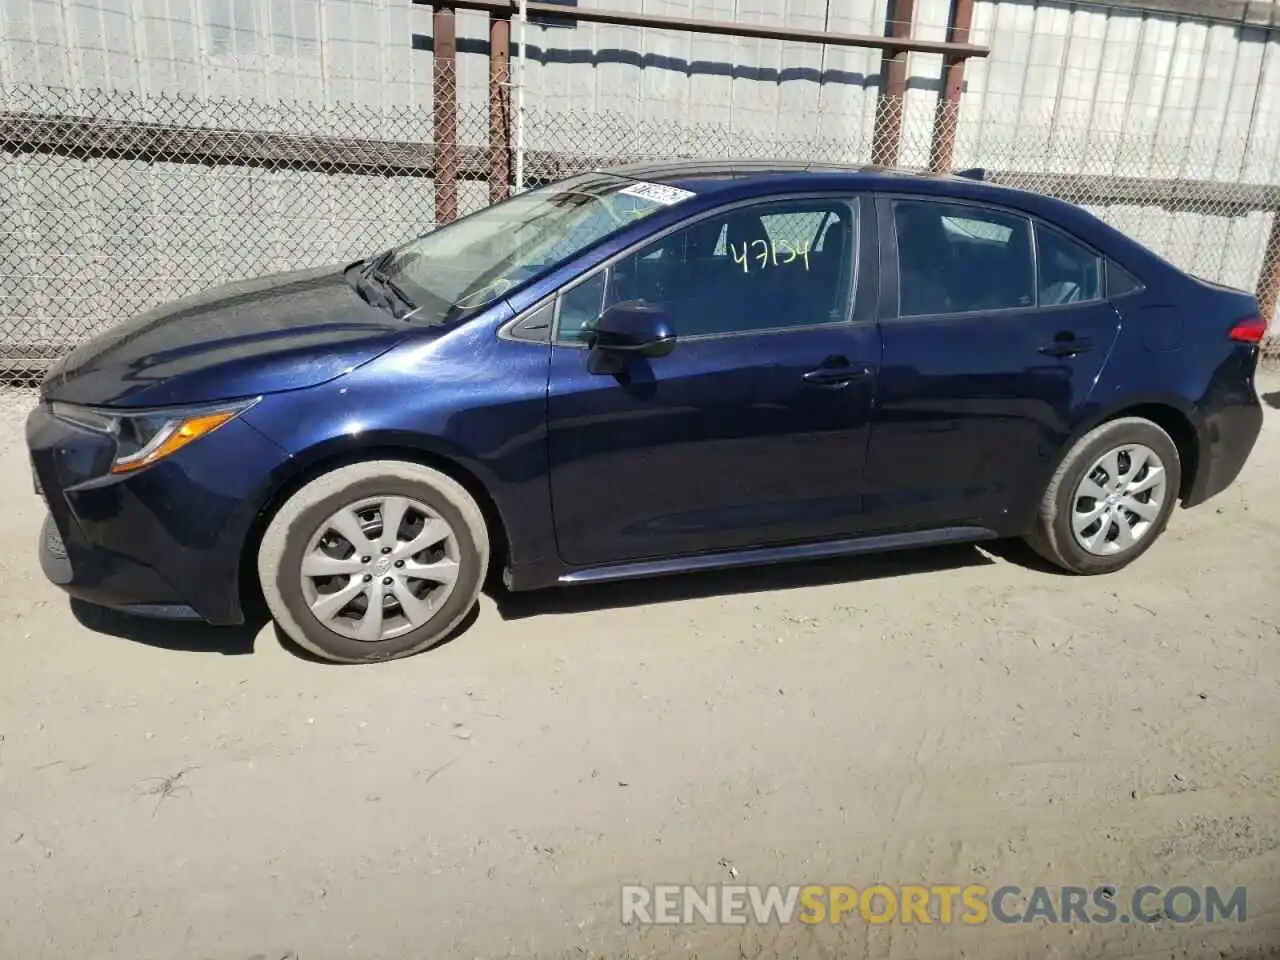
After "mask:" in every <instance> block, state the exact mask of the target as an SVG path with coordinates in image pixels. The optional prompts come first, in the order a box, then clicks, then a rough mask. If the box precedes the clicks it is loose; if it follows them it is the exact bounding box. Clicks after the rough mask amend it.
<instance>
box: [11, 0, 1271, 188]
mask: <svg viewBox="0 0 1280 960" xmlns="http://www.w3.org/2000/svg"><path fill="white" fill-rule="evenodd" d="M608 6H610V7H613V8H616V9H623V10H637V11H639V10H643V11H644V12H646V13H654V14H668V15H681V16H694V15H696V16H699V17H704V18H707V19H713V18H714V19H726V20H736V21H740V22H743V23H765V24H776V25H783V26H791V27H804V28H812V29H823V28H825V29H830V30H834V31H842V32H849V33H873V34H879V33H882V32H883V30H884V2H883V0H697V2H696V3H695V2H693V0H609V2H608ZM947 8H948V2H947V0H919V2H918V3H917V4H916V29H915V32H914V35H915V36H916V37H918V38H926V39H944V38H945V28H946V17H947ZM458 32H459V36H460V37H462V38H463V41H462V44H461V46H462V54H461V56H460V58H459V86H460V94H461V97H462V99H463V101H464V102H468V101H470V102H477V101H480V100H483V98H484V97H485V96H486V95H487V72H486V71H487V67H486V64H485V62H484V55H483V51H482V49H481V47H482V44H483V42H484V38H485V36H486V29H485V17H484V15H482V14H476V13H470V12H466V11H464V12H461V13H460V14H459V15H458ZM430 33H431V14H430V10H429V9H428V8H423V7H415V6H412V5H411V4H410V2H409V0H3V2H2V3H0V81H3V82H8V83H16V82H27V83H32V82H34V83H41V84H47V85H50V86H64V87H70V88H73V89H80V88H86V87H103V88H109V89H115V90H127V91H131V92H136V93H141V94H171V93H182V94H188V95H191V96H196V97H201V98H209V97H233V98H243V97H247V98H251V99H255V100H262V101H268V102H269V101H272V100H303V101H308V102H317V103H357V104H364V105H369V106H381V107H386V108H395V107H403V106H429V105H430V102H431V84H430V79H431V53H430V50H429V46H430V43H429V37H430ZM415 35H416V36H417V37H419V38H426V40H425V42H422V41H420V42H419V43H418V46H419V47H420V48H419V49H414V40H413V38H414V37H415ZM468 40H470V41H471V42H468ZM972 40H973V42H975V43H980V44H985V45H989V46H990V47H991V49H992V54H991V56H990V57H989V58H987V59H985V60H981V59H979V60H974V61H971V62H970V65H969V67H968V71H967V75H966V90H965V94H964V101H963V102H964V116H965V118H966V119H969V118H973V119H976V120H978V122H979V123H980V124H981V125H982V126H983V127H984V128H986V129H988V131H989V135H990V136H992V137H998V136H1008V135H1010V134H1009V131H1012V130H1016V131H1017V133H1018V136H1019V137H1022V138H1026V137H1033V138H1039V143H1040V144H1041V145H1042V147H1043V153H1044V155H1045V157H1046V158H1047V161H1048V162H1050V163H1052V162H1053V158H1054V156H1055V155H1058V156H1062V155H1067V156H1069V155H1071V154H1072V153H1073V152H1074V151H1070V150H1069V151H1066V152H1065V154H1064V151H1062V150H1060V149H1055V148H1056V147H1059V146H1061V144H1062V141H1063V139H1064V138H1067V139H1069V138H1072V137H1099V138H1105V137H1106V136H1107V135H1109V134H1114V133H1118V132H1121V131H1124V132H1127V133H1128V134H1130V135H1132V134H1133V133H1135V132H1142V133H1147V134H1149V135H1150V136H1151V137H1152V142H1153V146H1152V149H1153V150H1155V149H1158V145H1159V142H1161V141H1165V142H1167V141H1169V140H1175V141H1176V140H1180V139H1183V138H1187V137H1194V138H1196V139H1200V140H1211V141H1214V142H1215V143H1218V144H1220V145H1221V149H1220V150H1216V151H1212V152H1207V153H1202V154H1198V155H1197V157H1196V159H1195V162H1194V163H1193V164H1191V165H1189V167H1188V169H1187V170H1185V171H1183V173H1184V175H1186V176H1193V177H1201V176H1203V177H1222V178H1227V179H1236V178H1243V179H1254V180H1260V179H1265V177H1266V176H1268V175H1270V174H1271V173H1272V172H1273V171H1272V170H1271V168H1270V167H1269V165H1268V161H1269V160H1270V159H1271V158H1270V157H1264V156H1260V155H1259V154H1258V152H1257V151H1256V150H1251V149H1250V147H1251V144H1252V143H1253V141H1255V140H1258V139H1261V140H1265V141H1270V140H1277V139H1280V35H1278V34H1277V33H1276V32H1274V31H1272V32H1268V31H1266V30H1265V29H1262V28H1258V27H1252V26H1246V25H1231V24H1222V23H1217V24H1214V23H1208V22H1205V21H1197V20H1194V19H1189V18H1177V17H1174V16H1171V15H1169V14H1158V13H1149V14H1144V13H1140V12H1135V11H1132V10H1122V9H1112V8H1105V7H1100V6H1098V5H1095V4H1092V3H1090V4H1075V5H1070V4H1061V3H1028V2H999V3H992V2H986V0H980V2H978V3H977V5H976V8H975V12H974V23H973V34H972ZM528 41H529V53H530V68H529V71H528V74H527V87H526V90H527V103H528V105H529V106H530V107H531V108H533V109H542V110H547V111H550V112H564V111H570V110H572V111H579V110H581V111H591V112H595V113H605V114H616V115H619V116H622V117H632V118H635V119H637V120H644V121H656V122H660V123H674V124H678V125H689V124H714V125H718V126H719V125H730V126H732V127H734V128H736V129H739V130H742V131H744V132H751V133H755V132H759V133H760V134H777V133H781V134H783V135H784V136H785V135H794V136H796V137H809V136H812V134H813V128H812V124H811V121H812V117H813V116H814V114H817V113H821V114H822V115H823V117H824V119H825V120H827V121H829V122H830V123H832V124H835V126H833V127H831V128H830V129H829V130H824V134H825V133H828V132H829V133H830V135H831V136H832V137H835V138H842V139H843V138H847V137H849V136H850V135H854V134H860V133H862V132H865V131H867V130H869V127H870V124H871V121H872V116H873V113H874V99H875V92H876V88H877V83H878V72H879V54H878V53H877V52H876V51H870V50H859V49H849V48H821V47H817V46H813V45H803V44H793V43H782V42H778V41H769V40H748V39H736V38H731V37H707V36H695V35H691V34H680V33H672V32H668V31H659V30H647V29H640V28H634V27H617V26H610V25H603V24H581V25H579V26H577V27H576V28H569V29H566V28H563V27H546V26H537V25H535V26H533V27H531V29H530V31H529V35H528ZM424 47H425V48H427V49H422V48H424ZM940 61H941V58H940V57H938V56H929V55H923V54H915V55H913V56H912V58H911V75H910V80H909V94H908V97H909V102H910V110H911V112H912V114H913V115H914V114H917V113H918V114H920V115H921V116H929V115H931V111H932V108H933V103H934V101H935V100H936V97H937V91H938V87H939V76H940V71H941V62H940ZM1268 92H1269V95H1268ZM1087 172H1098V173H1105V172H1113V171H1112V170H1111V168H1110V167H1109V165H1108V158H1107V155H1106V151H1105V150H1099V151H1097V153H1096V155H1095V161H1094V169H1092V170H1090V171H1087ZM1125 172H1132V173H1140V172H1141V171H1136V170H1135V171H1125Z"/></svg>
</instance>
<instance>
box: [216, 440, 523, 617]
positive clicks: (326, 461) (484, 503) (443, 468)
mask: <svg viewBox="0 0 1280 960" xmlns="http://www.w3.org/2000/svg"><path fill="white" fill-rule="evenodd" d="M370 460H403V461H407V462H409V463H416V464H419V465H421V466H424V467H430V468H432V469H433V470H439V471H440V472H441V473H443V474H445V475H446V476H448V477H450V478H451V479H453V480H455V481H457V482H458V483H459V484H461V485H462V487H463V488H464V489H465V490H466V491H467V492H468V493H469V494H471V496H472V497H473V498H474V499H475V501H476V504H477V505H478V506H479V507H480V512H481V514H482V515H483V516H484V522H485V527H486V528H487V530H488V532H489V548H490V561H489V575H490V576H491V577H492V576H493V574H494V572H495V571H501V570H502V569H503V568H504V566H505V565H506V564H507V562H508V559H509V557H510V540H509V534H508V530H507V524H506V521H505V519H504V517H503V515H502V511H501V509H500V508H499V506H498V502H497V500H496V499H495V498H494V496H493V494H492V493H491V492H490V490H489V487H488V486H487V485H486V484H485V483H484V482H483V481H482V480H481V479H480V477H479V476H478V475H477V473H476V471H474V470H473V469H470V468H469V467H468V466H466V465H464V464H463V463H462V462H460V460H459V459H458V458H456V457H453V456H450V455H449V454H448V453H446V452H444V451H441V450H437V449H434V448H430V447H424V446H422V445H421V444H416V443H410V442H408V441H406V440H404V439H403V438H399V437H396V436H385V437H367V438H365V439H364V442H362V443H361V444H360V445H358V446H351V445H350V444H347V443H333V444H326V445H322V446H321V447H318V448H313V449H312V450H309V451H306V452H305V453H303V454H301V455H300V456H298V457H296V458H294V460H292V461H290V463H291V464H292V465H293V469H291V470H289V471H288V472H286V473H284V474H279V475H277V476H276V477H274V478H273V480H272V483H271V487H270V489H269V490H268V491H267V492H266V494H265V495H264V496H263V497H262V498H261V500H260V503H259V507H258V510H257V512H256V514H255V516H254V519H253V522H252V523H251V524H250V526H249V531H248V533H247V534H246V536H245V538H244V543H243V545H242V546H241V549H240V558H239V581H240V583H239V586H240V599H241V605H242V607H243V606H247V605H248V604H249V603H251V602H252V603H253V604H255V605H257V604H259V603H260V602H261V589H262V587H261V584H260V583H259V582H258V576H257V569H258V564H257V554H258V549H259V548H260V547H261V545H262V537H263V534H264V533H265V532H266V529H267V526H268V525H269V524H270V523H271V520H272V518H274V517H275V515H276V513H277V512H278V511H279V510H280V508H281V507H282V506H283V505H284V504H285V503H286V502H287V501H288V500H289V498H290V497H292V496H293V495H294V494H295V493H297V492H298V491H299V490H301V489H302V488H303V487H304V486H306V485H307V484H308V483H310V482H311V481H312V480H314V479H316V478H317V477H319V476H321V475H323V474H326V473H328V472H330V471H332V470H336V469H338V468H339V467H345V466H349V465H351V464H354V463H364V462H367V461H370Z"/></svg>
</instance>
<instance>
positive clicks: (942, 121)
mask: <svg viewBox="0 0 1280 960" xmlns="http://www.w3.org/2000/svg"><path fill="white" fill-rule="evenodd" d="M972 25H973V0H951V15H950V17H949V18H948V21H947V40H949V41H951V42H952V43H968V42H969V29H970V28H971V27H972ZM963 92H964V59H963V58H962V57H950V56H949V57H947V58H946V59H945V60H944V61H943V68H942V96H940V97H939V98H938V108H937V111H936V112H935V113H934V116H933V141H932V143H931V144H930V145H929V169H930V170H932V171H934V172H935V173H946V172H948V171H949V170H950V169H951V165H952V163H953V162H954V159H955V151H956V125H957V123H958V122H959V120H960V95H961V93H963Z"/></svg>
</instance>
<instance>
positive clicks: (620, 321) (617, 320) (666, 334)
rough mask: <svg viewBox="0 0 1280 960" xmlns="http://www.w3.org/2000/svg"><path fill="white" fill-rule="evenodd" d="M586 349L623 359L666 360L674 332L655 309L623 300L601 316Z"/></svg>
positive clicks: (672, 343) (666, 318)
mask: <svg viewBox="0 0 1280 960" xmlns="http://www.w3.org/2000/svg"><path fill="white" fill-rule="evenodd" d="M588 346H590V347H591V349H592V350H593V351H595V350H598V351H601V352H602V353H609V354H619V355H622V356H632V357H665V356H666V355H667V354H669V353H670V352H671V351H672V350H674V349H675V346H676V331H675V328H674V327H673V326H672V325H671V321H670V319H668V317H667V315H666V313H665V312H663V311H662V310H661V309H659V308H658V307H655V306H652V305H651V304H648V303H645V302H644V301H643V300H626V301H624V302H622V303H615V304H614V305H613V306H611V307H609V309H607V310H606V311H605V312H604V313H603V314H601V315H600V319H599V320H597V321H596V325H595V328H594V329H593V330H592V331H591V339H590V340H589V341H588Z"/></svg>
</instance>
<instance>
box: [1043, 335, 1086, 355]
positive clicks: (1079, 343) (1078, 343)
mask: <svg viewBox="0 0 1280 960" xmlns="http://www.w3.org/2000/svg"><path fill="white" fill-rule="evenodd" d="M1092 349H1093V341H1092V340H1090V339H1089V338H1088V337H1075V336H1057V337H1054V339H1053V342H1052V343H1046V344H1045V345H1044V346H1043V347H1041V348H1040V352H1041V353H1043V354H1044V355H1045V356H1046V357H1074V356H1075V355H1076V354H1078V353H1087V352H1089V351H1090V350H1092Z"/></svg>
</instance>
